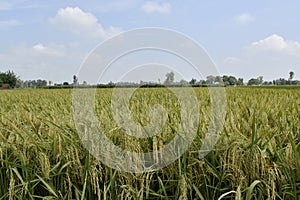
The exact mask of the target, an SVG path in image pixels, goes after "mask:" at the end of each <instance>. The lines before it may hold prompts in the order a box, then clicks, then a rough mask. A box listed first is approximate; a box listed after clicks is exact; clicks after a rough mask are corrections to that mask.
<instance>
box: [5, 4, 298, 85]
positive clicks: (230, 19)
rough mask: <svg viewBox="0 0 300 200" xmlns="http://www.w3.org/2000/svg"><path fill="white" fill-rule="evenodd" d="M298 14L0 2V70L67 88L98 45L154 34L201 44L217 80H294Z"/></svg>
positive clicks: (223, 7)
mask: <svg viewBox="0 0 300 200" xmlns="http://www.w3.org/2000/svg"><path fill="white" fill-rule="evenodd" d="M299 8H300V1H297V0H289V1H279V0H265V1H258V0H253V1H237V0H236V1H233V0H228V1H216V0H211V1H202V0H200V1H199V0H187V1H179V0H174V1H163V0H160V1H137V0H112V1H102V0H85V1H83V0H82V1H79V0H78V1H74V0H65V1H61V0H51V1H39V0H0V32H1V37H0V44H1V48H0V71H1V72H3V71H7V70H8V69H12V70H14V71H15V72H16V73H17V74H18V75H20V77H21V78H22V79H24V80H28V79H39V78H41V79H46V80H51V81H54V82H63V81H69V82H71V81H72V76H73V74H77V72H78V70H79V68H80V65H81V64H82V62H83V61H84V59H85V58H86V57H87V56H88V54H89V53H90V52H91V51H92V50H93V49H94V48H95V47H96V46H97V45H98V44H99V43H101V42H103V41H104V40H106V39H108V38H110V37H112V36H113V35H115V34H118V33H120V32H122V31H128V30H131V29H135V28H142V27H161V28H167V29H172V30H175V31H179V32H181V33H183V34H185V35H187V36H189V37H191V38H193V39H194V40H195V41H197V42H198V43H199V44H201V45H202V46H203V47H204V48H205V49H206V51H207V52H208V54H209V56H210V57H211V58H212V60H213V61H214V62H215V63H216V65H217V68H218V70H219V71H220V73H221V74H229V75H235V76H237V77H243V78H244V79H245V80H248V79H249V78H252V77H257V76H259V75H262V76H264V79H265V80H273V79H276V78H280V77H283V78H286V79H287V78H288V74H289V72H290V71H294V72H295V78H296V79H300V28H299V25H298V24H299V20H300V12H299ZM182 67H185V66H182ZM115 70H117V68H116V69H115ZM179 70H185V69H179ZM111 74H112V75H111V76H112V77H111V79H112V80H114V77H113V74H114V73H113V72H112V73H111ZM137 78H140V77H137ZM158 78H163V76H162V77H158ZM188 78H189V77H188Z"/></svg>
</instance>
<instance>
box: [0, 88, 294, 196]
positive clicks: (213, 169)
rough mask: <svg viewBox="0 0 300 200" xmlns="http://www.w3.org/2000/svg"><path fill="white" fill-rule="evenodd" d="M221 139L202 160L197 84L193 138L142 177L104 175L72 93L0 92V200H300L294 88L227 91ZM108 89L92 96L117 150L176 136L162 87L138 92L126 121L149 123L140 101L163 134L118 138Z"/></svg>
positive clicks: (174, 113)
mask: <svg viewBox="0 0 300 200" xmlns="http://www.w3.org/2000/svg"><path fill="white" fill-rule="evenodd" d="M226 91H227V97H228V102H227V103H228V104H227V115H226V121H225V124H224V128H223V131H222V133H221V137H220V139H219V141H218V143H217V145H216V146H215V149H214V150H213V151H211V152H210V153H209V154H208V155H207V156H206V157H205V158H204V159H199V157H198V155H199V154H198V150H199V149H200V146H201V138H202V137H203V136H204V135H205V132H206V130H207V128H208V124H209V115H208V113H209V111H210V101H209V96H208V91H207V89H206V88H197V89H195V92H196V94H197V97H198V100H199V105H200V113H201V116H200V125H199V128H198V137H197V138H196V139H195V140H194V142H193V144H192V145H191V146H190V148H189V150H188V151H187V152H186V153H185V154H184V155H182V156H181V157H180V158H179V159H178V160H177V161H176V162H174V163H172V164H170V165H169V166H167V167H166V168H163V169H161V170H158V171H155V172H147V173H140V174H136V173H126V172H119V171H116V170H114V169H111V168H109V167H107V166H105V165H104V164H102V163H101V162H100V161H98V160H97V159H95V158H94V157H92V156H91V155H90V154H89V153H88V151H87V150H86V149H85V148H83V146H82V144H81V142H80V139H79V137H78V135H77V132H76V130H75V126H74V122H73V118H72V90H67V89H66V90H10V91H0V199H247V200H248V199H299V198H300V142H299V141H300V120H299V119H300V90H289V89H268V88H265V89H260V88H228V89H226ZM111 93H112V90H111V89H98V90H97V103H96V106H95V108H96V112H97V115H98V117H99V123H100V125H101V128H102V129H103V132H104V133H105V134H106V135H107V136H108V137H109V138H110V139H111V141H113V142H114V144H115V145H118V146H120V147H122V148H126V149H127V150H130V151H137V152H147V151H151V150H154V149H159V148H161V147H162V146H164V145H165V144H167V143H168V142H169V141H170V140H171V139H172V138H173V137H174V135H175V134H176V131H177V130H178V126H177V125H178V123H179V122H180V113H179V112H180V103H179V102H178V100H177V99H176V97H175V96H174V95H173V94H172V93H171V92H168V91H167V90H166V89H163V88H160V89H140V90H138V91H137V92H136V93H135V94H134V95H133V96H132V98H131V103H130V109H131V110H132V118H133V119H134V120H135V121H136V122H137V123H140V124H141V125H147V124H148V123H149V120H150V119H149V115H148V114H149V110H148V109H145V108H147V105H151V104H152V105H154V104H161V105H163V106H164V107H165V109H166V111H167V112H168V118H167V121H166V124H165V126H164V128H163V130H162V132H161V133H160V134H159V135H157V136H155V137H153V138H148V139H137V138H134V137H132V136H128V135H126V134H125V133H124V132H123V131H122V130H121V129H119V128H118V127H117V124H116V122H115V121H114V120H113V118H112V113H111V107H110V98H111Z"/></svg>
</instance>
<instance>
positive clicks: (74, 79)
mask: <svg viewBox="0 0 300 200" xmlns="http://www.w3.org/2000/svg"><path fill="white" fill-rule="evenodd" d="M77 84H78V77H77V76H76V75H74V76H73V85H77Z"/></svg>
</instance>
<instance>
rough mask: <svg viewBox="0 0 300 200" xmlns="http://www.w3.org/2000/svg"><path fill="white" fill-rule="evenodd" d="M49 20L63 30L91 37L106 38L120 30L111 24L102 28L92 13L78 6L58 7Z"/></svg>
mask: <svg viewBox="0 0 300 200" xmlns="http://www.w3.org/2000/svg"><path fill="white" fill-rule="evenodd" d="M49 22H50V23H51V24H54V25H55V26H57V27H59V28H61V29H63V30H67V31H71V32H72V33H75V34H78V35H84V36H88V37H93V38H107V37H109V36H112V35H114V34H116V33H119V32H120V29H118V28H115V27H112V26H111V27H109V28H108V29H104V28H103V26H102V25H101V24H100V23H99V22H98V19H97V18H96V17H95V16H94V15H93V14H91V13H87V12H84V11H83V10H81V9H80V8H78V7H74V8H72V7H67V8H61V9H59V10H58V12H57V14H56V16H55V17H53V18H50V19H49Z"/></svg>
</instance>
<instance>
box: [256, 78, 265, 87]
mask: <svg viewBox="0 0 300 200" xmlns="http://www.w3.org/2000/svg"><path fill="white" fill-rule="evenodd" d="M257 79H258V81H259V85H261V84H262V83H263V82H264V77H263V76H259V77H258V78H257Z"/></svg>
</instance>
